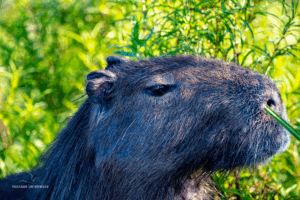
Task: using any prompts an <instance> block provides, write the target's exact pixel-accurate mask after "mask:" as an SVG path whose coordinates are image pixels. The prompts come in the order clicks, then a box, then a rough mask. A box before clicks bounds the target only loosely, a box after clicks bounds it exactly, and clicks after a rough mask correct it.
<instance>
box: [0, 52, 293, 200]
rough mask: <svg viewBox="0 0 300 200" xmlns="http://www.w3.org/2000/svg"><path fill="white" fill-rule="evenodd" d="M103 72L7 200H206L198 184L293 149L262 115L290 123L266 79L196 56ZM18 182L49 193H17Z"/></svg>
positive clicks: (111, 64) (114, 61)
mask: <svg viewBox="0 0 300 200" xmlns="http://www.w3.org/2000/svg"><path fill="white" fill-rule="evenodd" d="M107 63H108V65H107V67H106V69H105V70H98V71H94V72H91V73H90V74H88V75H87V86H86V92H87V95H88V98H87V100H86V101H85V102H84V103H83V105H82V106H81V107H80V109H79V110H78V111H77V113H76V114H75V115H74V116H73V118H72V119H71V120H70V122H69V123H68V125H67V126H66V128H65V129H64V130H62V131H61V132H60V133H59V134H58V136H57V137H56V139H55V142H54V143H53V145H52V146H51V148H50V150H49V151H48V152H46V153H45V154H44V155H43V159H42V160H41V161H40V164H39V165H38V166H37V167H36V168H35V170H33V171H31V172H30V174H27V173H21V174H17V175H12V176H9V177H7V178H5V179H2V180H1V181H0V195H1V198H4V199H18V198H21V199H51V200H52V199H78V200H79V199H101V200H103V199H105V200H121V199H128V200H129V199H130V200H131V199H134V200H145V199H149V200H153V199H159V200H162V199H173V200H175V199H176V200H179V199H208V198H209V196H208V194H207V192H206V191H207V190H206V189H204V190H201V189H199V188H201V185H203V183H204V182H205V183H206V181H205V180H203V179H202V180H200V179H199V176H200V177H206V175H207V173H210V172H213V171H216V170H220V169H222V170H230V169H233V168H236V167H243V166H246V167H249V166H255V165H257V164H259V163H262V162H265V161H266V160H268V159H270V158H271V157H272V156H273V155H275V154H277V153H279V152H282V151H284V150H285V149H286V148H287V146H288V145H289V135H288V133H287V132H286V131H285V130H284V129H283V127H282V126H281V125H280V124H278V123H277V122H276V121H275V120H274V119H273V118H272V117H271V116H269V115H268V114H267V113H266V111H265V108H266V107H267V106H270V107H271V108H272V109H273V110H275V111H276V112H277V113H278V114H280V115H281V116H282V117H283V118H284V119H287V115H286V112H285V107H284V105H283V103H282V100H281V97H280V93H279V91H278V89H277V87H276V86H275V84H274V83H273V82H272V81H271V80H270V79H269V78H267V77H266V76H264V75H261V74H258V73H256V72H252V71H249V70H247V69H244V68H242V67H239V66H237V65H235V64H226V63H224V62H221V61H217V60H213V59H207V58H204V57H197V56H170V57H161V58H152V59H149V60H140V61H138V62H136V61H130V60H127V59H124V58H121V57H116V56H111V57H108V58H107ZM199 171H200V172H201V173H199ZM33 180H34V182H33ZM20 181H23V182H24V181H25V182H26V184H27V185H32V184H34V185H43V186H47V188H46V189H44V190H41V189H29V190H25V192H24V191H23V190H20V189H19V190H18V189H16V190H14V189H12V188H11V185H12V184H14V185H15V184H20ZM209 184H210V183H209ZM199 185H200V187H199ZM5 187H6V188H7V187H10V189H9V190H6V189H5V190H4V189H2V188H5ZM25 197H26V198H25Z"/></svg>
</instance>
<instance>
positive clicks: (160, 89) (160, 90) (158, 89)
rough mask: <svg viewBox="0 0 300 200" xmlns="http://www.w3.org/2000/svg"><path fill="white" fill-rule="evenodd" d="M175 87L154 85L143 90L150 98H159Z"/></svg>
mask: <svg viewBox="0 0 300 200" xmlns="http://www.w3.org/2000/svg"><path fill="white" fill-rule="evenodd" d="M175 87H176V86H175V85H154V86H150V87H147V88H146V89H145V93H146V94H149V95H151V96H155V97H160V96H163V95H164V94H166V93H167V92H170V91H171V90H173V89H174V88H175Z"/></svg>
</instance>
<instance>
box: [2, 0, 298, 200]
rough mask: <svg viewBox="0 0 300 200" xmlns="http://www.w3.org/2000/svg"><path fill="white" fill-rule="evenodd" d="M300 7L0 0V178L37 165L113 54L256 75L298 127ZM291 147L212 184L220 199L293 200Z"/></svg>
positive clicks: (176, 0) (236, 1) (255, 2)
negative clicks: (181, 59)
mask: <svg viewBox="0 0 300 200" xmlns="http://www.w3.org/2000/svg"><path fill="white" fill-rule="evenodd" d="M299 13H300V6H299V1H291V0H290V1H284V0H282V1H271V0H270V1H266V0H222V1H219V0H205V1H196V0H167V1H165V0H128V1H106V0H102V1H97V0H84V1H75V0H68V1H66V0H44V1H42V0H26V1H24V0H10V1H9V0H6V1H5V0H4V1H1V9H0V16H1V18H0V120H1V121H2V122H3V124H4V127H5V128H4V127H1V124H0V131H1V132H0V133H1V137H0V177H3V176H6V175H8V174H11V173H15V172H19V171H24V170H29V169H31V168H33V167H34V166H35V165H36V163H37V161H38V157H39V155H40V154H41V153H42V152H43V150H44V149H45V148H46V146H47V145H48V144H49V143H50V142H51V141H52V140H53V138H54V137H55V135H56V134H57V133H58V131H59V130H61V129H62V127H64V126H65V125H66V119H67V118H68V117H71V116H72V114H73V113H74V112H75V111H76V110H77V108H78V107H79V105H80V104H81V103H82V101H83V100H84V98H80V97H82V96H83V95H84V94H85V93H84V84H85V75H86V74H87V73H88V72H89V71H92V70H96V69H99V68H104V67H105V64H106V62H105V58H106V57H107V56H108V55H112V54H118V55H122V56H129V57H131V58H132V59H135V58H148V57H152V56H163V55H178V54H197V55H204V56H207V57H216V58H218V59H221V60H225V61H227V62H235V63H237V64H239V65H242V66H243V67H246V68H250V69H252V70H256V71H258V72H260V73H264V74H266V75H267V76H269V77H271V78H272V79H273V80H274V81H275V82H276V84H277V86H278V87H279V89H280V91H281V94H282V98H283V101H284V103H285V105H286V108H287V112H288V115H289V118H290V123H291V125H292V126H293V127H294V128H295V129H296V130H297V131H298V132H299V131H300V117H299V116H300V75H299V74H300V67H299V64H300V60H299V58H300V52H299V47H300V22H299V20H300V14H299ZM78 99H79V100H78ZM299 153H300V144H299V142H298V141H296V140H294V139H292V144H291V146H290V148H289V150H288V151H286V152H285V153H283V154H281V155H277V156H275V157H274V158H273V159H272V161H271V162H270V163H268V164H265V165H263V166H260V167H259V168H257V169H241V170H236V171H233V172H227V173H216V174H215V175H214V181H215V182H216V183H217V184H218V187H219V188H220V189H221V193H222V198H224V199H237V198H242V199H299V197H300V155H299Z"/></svg>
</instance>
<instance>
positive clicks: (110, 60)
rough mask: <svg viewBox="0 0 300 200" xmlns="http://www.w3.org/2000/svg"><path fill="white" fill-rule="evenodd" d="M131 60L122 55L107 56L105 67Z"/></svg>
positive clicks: (108, 67)
mask: <svg viewBox="0 0 300 200" xmlns="http://www.w3.org/2000/svg"><path fill="white" fill-rule="evenodd" d="M128 61H129V60H128V59H126V58H123V57H120V56H108V57H107V58H106V62H107V66H106V68H105V69H110V68H112V67H114V66H116V65H119V64H121V63H126V62H128Z"/></svg>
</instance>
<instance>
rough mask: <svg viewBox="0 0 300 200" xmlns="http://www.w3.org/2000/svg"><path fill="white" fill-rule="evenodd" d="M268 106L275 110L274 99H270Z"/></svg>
mask: <svg viewBox="0 0 300 200" xmlns="http://www.w3.org/2000/svg"><path fill="white" fill-rule="evenodd" d="M267 105H268V106H269V107H270V108H271V109H274V108H275V106H276V103H275V101H274V99H273V98H270V99H269V100H268V101H267Z"/></svg>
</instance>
